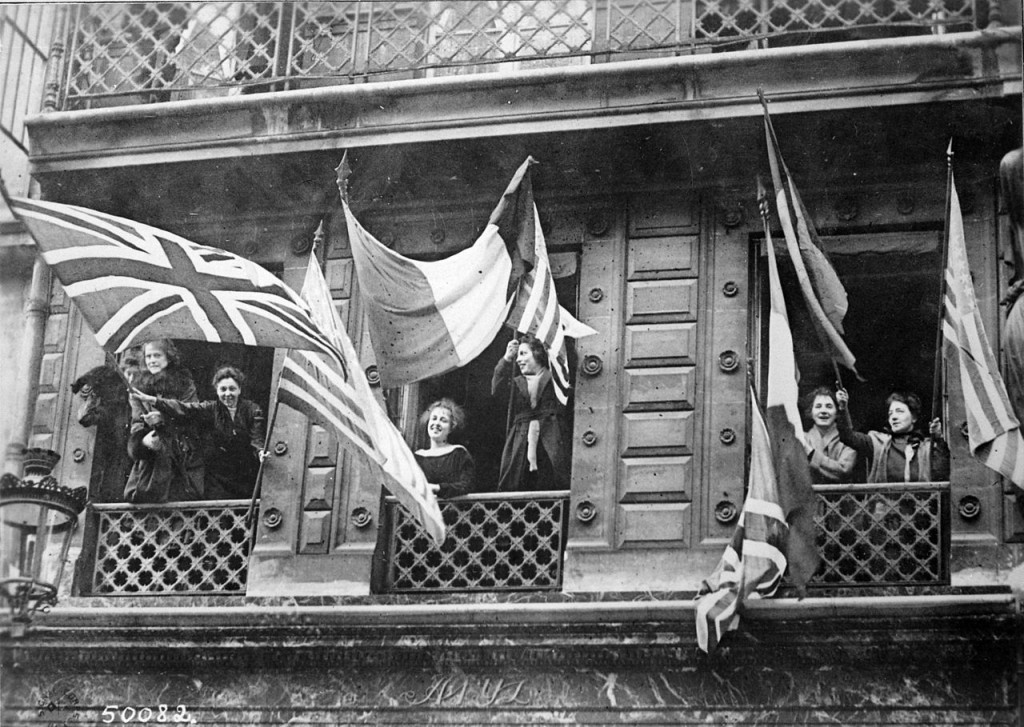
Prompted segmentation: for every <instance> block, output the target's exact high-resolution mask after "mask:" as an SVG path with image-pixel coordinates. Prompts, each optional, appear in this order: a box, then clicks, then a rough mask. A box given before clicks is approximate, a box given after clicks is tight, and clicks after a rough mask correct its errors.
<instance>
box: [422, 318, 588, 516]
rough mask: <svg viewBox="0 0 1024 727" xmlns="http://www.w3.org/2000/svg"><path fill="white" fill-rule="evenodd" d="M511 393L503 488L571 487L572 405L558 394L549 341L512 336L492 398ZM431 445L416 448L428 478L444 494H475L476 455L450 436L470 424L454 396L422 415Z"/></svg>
mask: <svg viewBox="0 0 1024 727" xmlns="http://www.w3.org/2000/svg"><path fill="white" fill-rule="evenodd" d="M506 391H509V392H510V393H509V407H510V409H509V421H508V431H507V432H506V437H505V446H504V449H503V450H502V454H501V468H500V471H499V475H498V483H497V490H498V491H499V492H503V491H539V490H567V489H569V465H570V462H569V460H570V457H569V444H568V443H569V430H568V423H567V419H566V409H565V405H563V404H562V403H561V402H560V401H559V400H558V397H557V396H556V394H555V388H554V384H553V383H552V381H551V367H550V362H549V360H548V352H547V349H546V348H545V347H544V344H543V343H542V342H541V341H539V340H537V339H535V338H527V339H524V340H523V341H518V340H516V339H512V340H511V341H509V342H508V345H507V346H506V348H505V354H504V355H503V356H502V357H501V358H500V359H499V360H498V363H497V365H496V366H495V367H494V374H493V377H492V379H491V394H492V396H502V395H504V393H505V392H506ZM421 422H422V424H423V425H424V426H425V427H426V433H427V439H428V440H429V442H430V444H429V446H428V447H426V448H424V449H419V450H416V452H415V455H416V461H417V462H419V464H420V467H421V468H422V469H423V473H424V474H425V475H426V477H427V481H428V482H429V483H430V484H431V485H432V486H433V487H434V489H435V491H436V493H437V495H438V497H455V496H457V495H466V494H470V493H472V492H474V491H476V490H477V489H481V488H480V483H477V482H475V480H474V477H475V468H474V462H473V458H472V456H471V455H470V453H469V452H468V451H466V449H465V448H464V447H462V446H461V445H453V444H451V443H450V442H449V437H450V436H451V435H452V434H454V433H456V432H458V431H459V430H461V429H463V428H464V427H465V423H466V416H465V413H464V411H463V409H462V407H460V406H459V405H458V404H456V403H455V402H454V401H452V400H451V399H447V398H444V399H440V400H438V401H435V402H433V403H432V404H430V406H428V407H427V408H426V410H425V411H424V412H423V416H422V417H421Z"/></svg>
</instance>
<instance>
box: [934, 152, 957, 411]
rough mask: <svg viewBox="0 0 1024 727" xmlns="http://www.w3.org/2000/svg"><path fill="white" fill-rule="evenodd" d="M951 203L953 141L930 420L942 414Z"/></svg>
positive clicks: (948, 166)
mask: <svg viewBox="0 0 1024 727" xmlns="http://www.w3.org/2000/svg"><path fill="white" fill-rule="evenodd" d="M952 203H953V139H952V138H950V140H949V146H948V147H947V148H946V215H945V219H944V220H943V224H942V269H941V273H940V274H941V276H942V277H941V278H940V282H939V320H938V324H937V326H936V330H935V373H934V375H933V377H932V381H933V385H932V419H936V418H938V417H939V415H940V414H941V413H942V407H941V396H942V389H943V376H942V323H943V321H944V320H945V315H944V312H945V309H946V267H947V266H948V265H949V215H950V205H951V204H952Z"/></svg>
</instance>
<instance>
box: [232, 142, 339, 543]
mask: <svg viewBox="0 0 1024 727" xmlns="http://www.w3.org/2000/svg"><path fill="white" fill-rule="evenodd" d="M343 161H344V160H343ZM323 239H324V221H323V220H320V224H319V225H317V228H316V231H315V232H314V233H313V249H312V251H311V252H310V256H311V257H312V260H311V261H310V262H312V261H313V260H316V246H317V244H318V243H321V242H323ZM324 262H325V263H326V262H327V256H326V255H324ZM317 264H319V263H317ZM282 370H283V369H279V370H278V372H277V387H275V390H276V389H278V388H280V386H281V371H282ZM280 407H281V398H280V397H279V396H275V397H274V409H273V411H272V412H271V413H270V421H268V422H267V436H266V437H264V439H263V450H262V452H266V451H268V450H269V449H270V437H271V435H272V434H273V433H274V425H275V424H276V423H277V411H278V409H279V408H280ZM262 452H261V455H260V468H259V470H257V472H256V484H255V485H254V486H253V490H252V498H251V499H250V500H249V510H248V511H247V512H246V513H245V524H246V525H248V526H249V527H250V528H252V529H251V530H250V531H249V550H250V552H251V551H252V548H253V547H254V546H255V545H256V526H255V524H254V523H253V518H254V516H255V514H256V503H257V502H259V499H260V493H261V492H262V490H263V470H264V463H265V462H266V459H267V458H266V456H264V455H263V454H262Z"/></svg>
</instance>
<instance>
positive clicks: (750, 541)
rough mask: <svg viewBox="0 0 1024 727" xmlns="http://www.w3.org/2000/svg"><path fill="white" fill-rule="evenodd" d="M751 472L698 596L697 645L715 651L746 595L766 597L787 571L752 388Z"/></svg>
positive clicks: (767, 448)
mask: <svg viewBox="0 0 1024 727" xmlns="http://www.w3.org/2000/svg"><path fill="white" fill-rule="evenodd" d="M751 398H752V400H753V402H754V405H753V421H752V422H751V431H750V475H749V478H748V490H747V498H746V500H745V501H744V503H743V510H742V511H741V512H740V520H739V524H738V525H737V526H736V532H735V533H734V534H733V537H732V541H731V542H730V543H729V545H728V546H726V549H725V553H724V554H723V555H722V558H721V560H720V561H719V562H718V566H717V567H716V568H715V570H714V572H713V573H712V574H711V576H710V577H709V578H708V579H707V580H706V581H704V583H703V584H702V588H701V592H700V594H699V595H698V597H697V606H696V617H697V645H698V646H699V647H700V648H701V649H702V650H703V651H706V652H711V651H714V649H715V648H716V647H717V645H718V642H719V641H721V639H722V636H723V635H724V634H725V633H726V632H727V631H732V630H734V629H736V628H738V627H739V622H740V615H739V612H738V609H739V607H740V605H741V603H742V602H743V601H744V600H746V599H749V598H770V597H771V596H773V595H775V592H776V590H778V587H779V583H780V582H781V581H782V575H783V573H785V572H786V556H785V554H784V553H783V548H784V543H785V537H786V529H787V526H786V518H785V515H784V514H783V512H782V507H781V506H780V505H779V486H778V481H777V479H776V477H775V465H774V464H773V462H772V448H771V443H770V442H769V439H768V429H767V427H766V425H765V423H764V418H763V417H762V416H761V410H760V407H759V406H758V405H757V400H756V397H754V396H753V392H751Z"/></svg>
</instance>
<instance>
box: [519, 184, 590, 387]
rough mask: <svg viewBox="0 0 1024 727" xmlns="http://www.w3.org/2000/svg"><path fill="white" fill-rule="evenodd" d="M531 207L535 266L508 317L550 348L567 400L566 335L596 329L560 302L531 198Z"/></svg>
mask: <svg viewBox="0 0 1024 727" xmlns="http://www.w3.org/2000/svg"><path fill="white" fill-rule="evenodd" d="M531 209H532V210H533V228H534V255H533V258H534V259H533V267H532V268H531V269H530V270H528V271H527V272H526V273H525V274H524V275H523V277H522V279H521V280H520V282H519V290H518V292H517V293H516V301H515V304H514V305H513V307H512V311H511V313H509V318H508V320H509V325H512V326H514V327H515V329H516V331H518V332H519V333H525V334H530V335H532V336H534V337H536V338H538V339H539V340H541V341H542V342H543V343H544V345H545V347H546V348H547V350H548V358H549V360H550V361H549V362H550V365H551V382H552V383H553V384H554V387H555V395H556V396H557V397H558V400H559V401H560V402H562V403H563V404H565V403H567V402H568V401H569V389H570V388H571V384H570V381H569V357H568V355H567V352H566V346H565V337H566V336H571V337H573V338H582V337H583V336H589V335H592V334H594V333H597V331H595V330H594V329H593V328H591V327H590V326H588V325H586V324H584V323H581V322H580V321H578V320H576V318H575V317H573V316H572V314H570V313H569V311H567V310H565V309H564V308H563V307H562V306H561V305H559V304H558V298H557V297H556V294H555V278H554V276H553V275H552V274H551V263H550V261H549V260H548V249H547V244H546V243H545V241H544V232H543V230H542V229H541V226H540V219H539V218H538V216H537V208H536V206H534V205H533V204H532V200H531Z"/></svg>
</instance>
